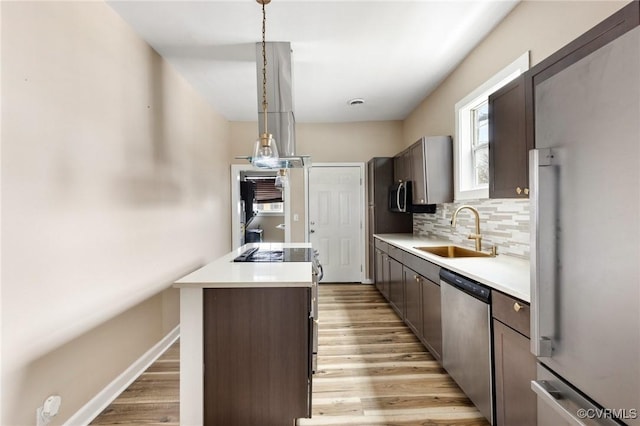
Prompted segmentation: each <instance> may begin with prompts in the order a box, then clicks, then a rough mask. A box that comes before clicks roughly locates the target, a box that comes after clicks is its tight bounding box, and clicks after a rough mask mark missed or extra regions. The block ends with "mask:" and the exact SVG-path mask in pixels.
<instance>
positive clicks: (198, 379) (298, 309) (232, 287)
mask: <svg viewBox="0 0 640 426" xmlns="http://www.w3.org/2000/svg"><path fill="white" fill-rule="evenodd" d="M250 248H258V249H259V250H260V251H269V250H272V251H273V250H283V249H298V248H309V249H310V248H311V245H310V244H309V243H259V244H256V243H254V244H247V245H245V246H243V247H241V248H239V249H237V250H234V251H232V252H230V253H228V254H227V255H225V256H223V257H221V258H220V259H218V260H216V261H214V262H211V263H209V264H207V265H205V266H203V267H202V268H200V269H198V270H197V271H194V272H193V273H191V274H189V275H187V276H185V277H183V278H181V279H180V280H178V281H176V283H175V284H174V286H175V287H178V288H179V289H180V424H181V425H194V426H195V425H203V424H224V425H230V426H231V425H242V424H260V425H278V426H279V425H284V424H295V419H296V418H300V417H310V415H311V412H310V408H311V355H312V348H311V343H312V342H311V340H312V339H311V335H312V327H313V321H312V319H311V318H310V317H311V310H312V303H311V289H312V284H313V275H312V273H313V271H312V263H311V261H292V262H288V261H285V262H257V263H246V262H233V260H234V259H235V258H236V257H238V256H239V255H241V254H242V253H244V252H246V250H247V249H250Z"/></svg>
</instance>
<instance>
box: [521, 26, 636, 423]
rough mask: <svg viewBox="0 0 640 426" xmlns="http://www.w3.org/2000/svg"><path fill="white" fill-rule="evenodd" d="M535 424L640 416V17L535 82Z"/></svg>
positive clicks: (532, 179)
mask: <svg viewBox="0 0 640 426" xmlns="http://www.w3.org/2000/svg"><path fill="white" fill-rule="evenodd" d="M534 95H535V98H534V99H535V135H536V136H535V146H536V149H535V150H533V151H531V152H530V157H529V160H530V185H531V191H532V192H531V204H532V205H531V211H532V213H531V214H532V220H531V226H532V229H531V235H532V250H531V252H532V257H531V278H532V282H531V290H532V318H531V327H532V328H531V330H532V332H531V347H532V352H533V353H534V355H536V356H537V357H538V377H537V380H536V381H534V382H532V389H533V390H534V391H535V392H536V394H537V398H538V424H539V425H553V426H557V425H565V424H569V425H581V424H627V425H640V27H635V29H633V30H630V31H628V32H627V33H625V34H623V35H622V36H620V37H618V38H617V39H615V40H613V41H612V42H610V43H608V44H606V45H604V46H603V47H601V48H599V49H598V50H596V51H595V52H593V53H591V54H589V55H588V56H586V57H584V58H582V59H581V60H579V61H577V62H575V63H574V64H572V65H570V66H568V67H567V68H565V69H563V70H562V71H560V72H558V73H557V74H555V75H553V76H552V77H550V78H548V79H546V80H544V81H542V82H540V83H538V84H537V85H536V86H535V90H534Z"/></svg>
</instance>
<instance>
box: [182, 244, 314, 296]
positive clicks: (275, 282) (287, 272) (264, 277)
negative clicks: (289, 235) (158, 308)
mask: <svg viewBox="0 0 640 426" xmlns="http://www.w3.org/2000/svg"><path fill="white" fill-rule="evenodd" d="M254 247H258V248H259V249H260V250H281V249H283V248H311V244H310V243H250V244H245V245H244V246H242V247H240V248H238V249H236V250H233V251H231V252H229V253H227V254H226V255H224V256H222V257H220V258H219V259H217V260H214V261H213V262H211V263H208V264H206V265H204V266H203V267H201V268H200V269H197V270H195V271H194V272H192V273H190V274H188V275H186V276H184V277H182V278H180V279H179V280H177V281H176V282H175V283H174V284H173V286H174V287H177V288H254V287H260V288H265V287H311V284H312V272H313V271H312V264H311V262H255V263H237V262H233V259H235V258H236V257H237V256H239V255H240V254H242V253H243V252H244V251H245V250H247V249H250V248H254Z"/></svg>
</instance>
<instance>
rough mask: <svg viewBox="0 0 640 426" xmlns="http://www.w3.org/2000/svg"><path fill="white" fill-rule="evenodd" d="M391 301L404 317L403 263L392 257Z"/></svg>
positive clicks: (390, 273) (390, 265)
mask: <svg viewBox="0 0 640 426" xmlns="http://www.w3.org/2000/svg"><path fill="white" fill-rule="evenodd" d="M389 302H391V307H392V308H393V309H394V310H395V311H396V313H397V314H398V315H399V316H400V318H404V284H403V279H402V263H400V262H398V261H397V260H395V259H394V258H392V257H389Z"/></svg>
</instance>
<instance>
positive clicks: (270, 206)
mask: <svg viewBox="0 0 640 426" xmlns="http://www.w3.org/2000/svg"><path fill="white" fill-rule="evenodd" d="M256 211H257V212H258V213H260V214H263V213H266V214H270V213H271V214H275V213H277V214H283V213H284V203H283V202H280V203H258V204H256Z"/></svg>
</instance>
